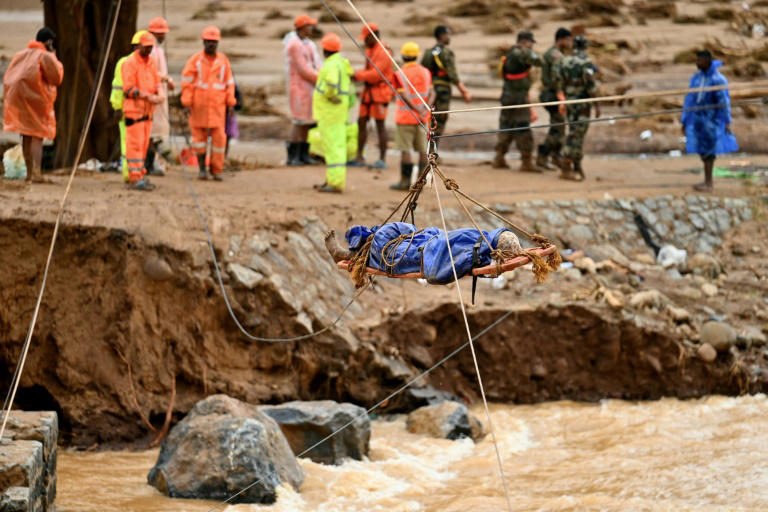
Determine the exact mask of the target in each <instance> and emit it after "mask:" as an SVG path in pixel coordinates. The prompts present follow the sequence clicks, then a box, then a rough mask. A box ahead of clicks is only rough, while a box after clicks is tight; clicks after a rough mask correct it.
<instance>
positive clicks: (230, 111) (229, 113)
mask: <svg viewBox="0 0 768 512" xmlns="http://www.w3.org/2000/svg"><path fill="white" fill-rule="evenodd" d="M233 115H235V107H227V117H232V116H233Z"/></svg>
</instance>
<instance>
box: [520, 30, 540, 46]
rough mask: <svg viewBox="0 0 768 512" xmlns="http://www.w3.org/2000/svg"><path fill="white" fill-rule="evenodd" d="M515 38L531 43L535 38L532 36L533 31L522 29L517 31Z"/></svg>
mask: <svg viewBox="0 0 768 512" xmlns="http://www.w3.org/2000/svg"><path fill="white" fill-rule="evenodd" d="M517 40H518V41H522V40H528V41H530V42H532V43H535V42H536V39H534V38H533V32H531V31H530V30H523V31H521V32H518V34H517Z"/></svg>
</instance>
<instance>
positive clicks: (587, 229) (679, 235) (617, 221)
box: [451, 195, 754, 253]
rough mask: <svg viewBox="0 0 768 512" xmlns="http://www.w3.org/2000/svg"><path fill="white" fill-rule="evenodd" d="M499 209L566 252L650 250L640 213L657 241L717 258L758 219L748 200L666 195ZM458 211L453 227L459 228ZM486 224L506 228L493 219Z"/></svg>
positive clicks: (487, 217) (498, 206)
mask: <svg viewBox="0 0 768 512" xmlns="http://www.w3.org/2000/svg"><path fill="white" fill-rule="evenodd" d="M493 207H494V208H495V209H496V210H497V211H499V212H501V213H503V214H504V215H507V216H508V217H509V218H510V219H511V220H513V221H523V222H524V223H525V224H527V225H528V226H529V227H531V228H532V229H534V230H535V231H537V232H539V233H542V234H545V235H548V236H550V237H552V238H554V239H559V241H560V242H562V243H563V245H565V246H566V247H570V248H574V249H580V248H585V247H587V246H589V245H596V244H610V245H613V246H615V247H616V248H617V249H619V250H621V251H627V252H632V251H637V250H639V249H642V248H647V246H646V245H645V242H644V241H643V239H642V236H641V234H640V231H639V229H638V227H637V225H636V224H635V221H634V215H635V214H636V213H637V214H640V215H641V216H642V217H643V219H645V222H646V223H647V224H648V225H649V226H650V228H651V236H652V238H653V240H654V241H655V242H656V243H657V244H659V245H664V244H672V245H674V246H676V247H678V248H682V249H687V250H688V251H689V252H691V253H697V252H703V253H711V252H713V250H714V248H716V247H717V246H719V245H720V244H721V243H722V241H723V236H724V235H725V234H726V233H727V232H728V231H729V230H731V229H732V228H734V227H735V226H737V225H738V224H739V223H741V222H746V221H749V220H752V218H753V215H754V213H753V208H752V206H751V205H750V202H749V200H748V199H746V198H723V197H712V196H699V195H688V196H683V197H675V196H672V195H664V196H657V197H650V198H645V199H603V200H591V201H588V200H584V199H576V200H563V201H560V200H556V201H538V200H537V201H524V202H520V203H516V204H514V205H504V204H495V205H493ZM457 215H458V212H454V214H453V215H452V216H451V217H453V219H452V220H453V222H452V223H453V224H454V225H458V222H459V219H458V218H457V217H456V216H457ZM482 217H483V219H484V222H485V223H487V224H486V225H492V226H501V225H502V224H501V223H500V221H498V220H496V219H494V218H493V217H491V216H490V215H488V214H485V213H484V214H483V215H482Z"/></svg>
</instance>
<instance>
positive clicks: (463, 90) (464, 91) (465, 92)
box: [456, 83, 472, 103]
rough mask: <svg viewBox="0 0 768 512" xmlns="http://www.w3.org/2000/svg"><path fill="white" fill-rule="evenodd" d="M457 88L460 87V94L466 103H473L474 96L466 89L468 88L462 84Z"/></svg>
mask: <svg viewBox="0 0 768 512" xmlns="http://www.w3.org/2000/svg"><path fill="white" fill-rule="evenodd" d="M456 87H458V89H459V92H460V93H461V97H462V98H464V102H465V103H470V102H471V101H472V95H471V94H470V93H469V90H468V89H467V88H466V86H465V85H464V84H461V83H460V84H459V85H457V86H456Z"/></svg>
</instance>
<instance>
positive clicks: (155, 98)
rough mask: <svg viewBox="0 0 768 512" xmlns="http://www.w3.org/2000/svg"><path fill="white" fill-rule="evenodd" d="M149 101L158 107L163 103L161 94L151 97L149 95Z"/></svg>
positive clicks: (151, 95)
mask: <svg viewBox="0 0 768 512" xmlns="http://www.w3.org/2000/svg"><path fill="white" fill-rule="evenodd" d="M147 101H149V102H150V103H153V104H155V105H157V104H158V103H162V102H163V97H162V96H160V95H159V94H149V95H147Z"/></svg>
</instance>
